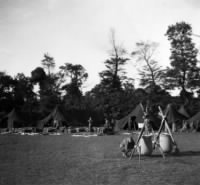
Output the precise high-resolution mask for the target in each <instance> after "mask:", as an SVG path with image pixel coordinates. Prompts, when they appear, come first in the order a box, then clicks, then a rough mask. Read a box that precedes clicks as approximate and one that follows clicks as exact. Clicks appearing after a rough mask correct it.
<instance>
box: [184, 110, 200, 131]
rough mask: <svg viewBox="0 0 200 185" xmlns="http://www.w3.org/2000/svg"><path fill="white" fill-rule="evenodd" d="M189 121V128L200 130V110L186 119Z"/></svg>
mask: <svg viewBox="0 0 200 185" xmlns="http://www.w3.org/2000/svg"><path fill="white" fill-rule="evenodd" d="M186 122H187V123H189V127H190V129H193V130H196V131H199V130H200V112H197V113H196V114H195V115H194V116H192V117H191V118H190V119H188V120H187V121H186Z"/></svg>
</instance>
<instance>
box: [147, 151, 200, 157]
mask: <svg viewBox="0 0 200 185" xmlns="http://www.w3.org/2000/svg"><path fill="white" fill-rule="evenodd" d="M187 156H200V151H182V152H179V153H169V154H165V157H187ZM145 157H148V156H145ZM149 157H155V158H157V157H158V158H162V155H161V154H153V155H151V156H149Z"/></svg>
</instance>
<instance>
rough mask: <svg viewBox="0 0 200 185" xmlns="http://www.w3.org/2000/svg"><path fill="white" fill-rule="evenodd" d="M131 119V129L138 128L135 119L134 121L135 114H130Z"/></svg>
mask: <svg viewBox="0 0 200 185" xmlns="http://www.w3.org/2000/svg"><path fill="white" fill-rule="evenodd" d="M131 120H132V127H133V129H134V130H138V124H137V121H136V116H132V117H131Z"/></svg>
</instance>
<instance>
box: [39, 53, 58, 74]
mask: <svg viewBox="0 0 200 185" xmlns="http://www.w3.org/2000/svg"><path fill="white" fill-rule="evenodd" d="M41 62H42V65H43V67H44V68H46V69H47V71H48V75H49V76H50V74H51V69H53V68H54V67H55V61H54V58H53V57H50V55H49V54H48V53H45V54H44V59H42V61H41Z"/></svg>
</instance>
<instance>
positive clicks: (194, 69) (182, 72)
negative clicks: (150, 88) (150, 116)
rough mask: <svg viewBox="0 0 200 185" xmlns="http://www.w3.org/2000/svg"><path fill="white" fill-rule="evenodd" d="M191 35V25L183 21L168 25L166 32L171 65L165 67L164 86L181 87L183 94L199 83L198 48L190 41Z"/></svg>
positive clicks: (169, 87)
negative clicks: (169, 47) (169, 46)
mask: <svg viewBox="0 0 200 185" xmlns="http://www.w3.org/2000/svg"><path fill="white" fill-rule="evenodd" d="M191 35H192V27H191V25H190V24H188V23H185V22H179V23H176V24H175V25H170V26H169V27H168V29H167V32H166V36H167V37H168V40H169V41H170V44H171V56H170V60H171V63H170V64H171V67H168V68H167V72H166V80H165V86H166V87H167V88H168V89H173V88H178V89H181V91H182V93H183V94H185V92H187V90H189V89H195V88H197V87H199V85H200V74H199V71H200V68H199V67H198V66H197V62H198V61H197V53H198V50H197V49H196V48H195V44H194V43H193V42H192V38H191Z"/></svg>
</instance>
